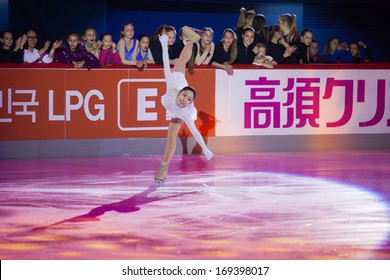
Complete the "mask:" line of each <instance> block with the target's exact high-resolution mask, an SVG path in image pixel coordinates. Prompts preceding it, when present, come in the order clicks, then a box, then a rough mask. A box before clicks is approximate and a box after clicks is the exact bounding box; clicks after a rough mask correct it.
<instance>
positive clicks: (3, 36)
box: [0, 30, 27, 64]
mask: <svg viewBox="0 0 390 280" xmlns="http://www.w3.org/2000/svg"><path fill="white" fill-rule="evenodd" d="M26 41H27V36H26V34H24V35H22V36H20V37H19V38H18V39H17V40H16V42H15V45H14V37H13V34H12V32H11V31H8V30H4V31H2V32H1V33H0V62H13V63H17V64H20V63H23V47H24V44H25V43H26Z"/></svg>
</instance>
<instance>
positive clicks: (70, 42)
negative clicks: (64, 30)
mask: <svg viewBox="0 0 390 280" xmlns="http://www.w3.org/2000/svg"><path fill="white" fill-rule="evenodd" d="M80 43H81V38H80V35H79V33H77V32H70V33H69V34H68V36H67V37H66V43H65V44H63V45H62V46H61V47H59V48H58V49H57V50H56V52H55V54H54V61H55V62H58V63H68V64H73V65H74V67H75V68H76V69H81V68H83V67H87V68H88V69H91V68H96V67H99V66H100V62H99V60H98V59H97V58H96V56H94V55H93V54H91V53H90V52H88V51H87V50H86V49H85V48H84V47H83V46H81V44H80Z"/></svg>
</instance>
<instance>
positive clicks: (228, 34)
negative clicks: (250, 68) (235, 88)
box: [210, 28, 238, 75]
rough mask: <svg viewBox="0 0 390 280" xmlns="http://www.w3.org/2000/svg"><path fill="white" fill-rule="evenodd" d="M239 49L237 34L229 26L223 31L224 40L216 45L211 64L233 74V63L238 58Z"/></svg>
mask: <svg viewBox="0 0 390 280" xmlns="http://www.w3.org/2000/svg"><path fill="white" fill-rule="evenodd" d="M237 51H238V50H237V35H236V33H235V32H234V31H233V29H230V28H227V29H225V30H224V31H223V34H222V40H221V41H220V42H219V43H218V44H217V45H216V46H215V50H214V54H213V57H212V58H211V60H210V64H211V65H213V66H215V67H218V68H221V69H224V70H225V71H226V72H227V74H228V75H233V66H232V64H233V63H234V61H236V59H237Z"/></svg>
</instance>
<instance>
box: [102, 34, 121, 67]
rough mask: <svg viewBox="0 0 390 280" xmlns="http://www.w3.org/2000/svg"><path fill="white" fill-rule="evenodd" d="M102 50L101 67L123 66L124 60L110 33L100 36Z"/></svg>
mask: <svg viewBox="0 0 390 280" xmlns="http://www.w3.org/2000/svg"><path fill="white" fill-rule="evenodd" d="M100 42H101V49H100V54H99V61H100V64H101V65H111V64H121V63H122V60H121V58H120V56H119V53H118V51H117V49H116V44H115V43H114V42H113V41H112V36H111V34H110V33H107V32H106V33H103V34H102V35H100Z"/></svg>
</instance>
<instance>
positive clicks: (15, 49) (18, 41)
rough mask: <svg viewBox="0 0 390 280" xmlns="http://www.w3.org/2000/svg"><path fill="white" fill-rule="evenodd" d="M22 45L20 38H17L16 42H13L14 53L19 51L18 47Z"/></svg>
mask: <svg viewBox="0 0 390 280" xmlns="http://www.w3.org/2000/svg"><path fill="white" fill-rule="evenodd" d="M21 43H22V37H19V38H18V39H17V40H16V41H15V48H14V51H15V52H16V51H17V50H18V49H21V47H20V45H21Z"/></svg>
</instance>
